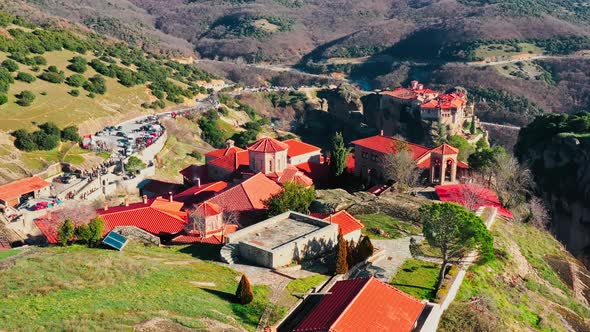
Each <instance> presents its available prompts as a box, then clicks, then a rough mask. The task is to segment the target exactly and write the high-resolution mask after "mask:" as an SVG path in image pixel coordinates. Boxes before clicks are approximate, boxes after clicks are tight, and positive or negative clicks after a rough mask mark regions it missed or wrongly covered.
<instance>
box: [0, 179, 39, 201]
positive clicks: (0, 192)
mask: <svg viewBox="0 0 590 332" xmlns="http://www.w3.org/2000/svg"><path fill="white" fill-rule="evenodd" d="M49 185H50V183H49V182H47V181H45V180H43V179H42V178H40V177H38V176H32V177H30V178H25V179H21V180H17V181H14V182H11V183H8V184H5V185H3V186H0V199H1V200H3V201H9V200H13V199H17V198H19V197H20V196H22V195H24V194H27V193H30V192H32V191H35V190H39V189H42V188H45V187H47V186H49Z"/></svg>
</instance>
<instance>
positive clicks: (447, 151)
mask: <svg viewBox="0 0 590 332" xmlns="http://www.w3.org/2000/svg"><path fill="white" fill-rule="evenodd" d="M430 152H432V153H438V154H442V155H445V156H446V155H451V154H459V149H457V148H456V147H454V146H452V145H449V144H447V143H444V144H441V145H439V146H437V147H436V148H434V149H432V150H430Z"/></svg>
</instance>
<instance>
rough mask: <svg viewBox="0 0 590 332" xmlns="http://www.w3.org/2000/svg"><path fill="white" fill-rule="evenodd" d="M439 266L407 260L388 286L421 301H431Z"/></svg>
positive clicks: (433, 295)
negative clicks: (390, 285)
mask: <svg viewBox="0 0 590 332" xmlns="http://www.w3.org/2000/svg"><path fill="white" fill-rule="evenodd" d="M439 271H440V265H438V264H435V263H430V262H425V261H419V260H416V259H408V260H407V261H405V262H404V264H403V265H402V266H401V267H400V269H399V271H398V272H397V274H396V275H395V276H394V277H393V279H391V282H390V284H392V285H393V286H395V287H397V288H399V289H400V290H402V291H404V292H406V293H408V294H410V295H412V296H413V297H415V298H417V299H421V300H429V301H432V300H433V299H434V298H435V296H436V294H435V292H434V290H435V288H436V282H437V281H438V273H439Z"/></svg>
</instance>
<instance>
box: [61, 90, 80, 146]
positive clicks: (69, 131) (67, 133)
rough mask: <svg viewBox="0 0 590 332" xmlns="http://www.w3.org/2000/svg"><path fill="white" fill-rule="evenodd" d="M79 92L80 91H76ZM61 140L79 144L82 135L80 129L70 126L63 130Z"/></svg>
mask: <svg viewBox="0 0 590 332" xmlns="http://www.w3.org/2000/svg"><path fill="white" fill-rule="evenodd" d="M75 91H78V90H75ZM61 138H62V139H63V140H66V141H72V142H79V141H80V135H79V134H78V127H76V126H68V127H65V128H64V129H62V131H61Z"/></svg>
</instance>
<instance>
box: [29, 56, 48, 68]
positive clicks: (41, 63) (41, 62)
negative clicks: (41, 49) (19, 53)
mask: <svg viewBox="0 0 590 332" xmlns="http://www.w3.org/2000/svg"><path fill="white" fill-rule="evenodd" d="M32 62H33V63H34V64H36V65H37V66H46V65H47V60H46V59H45V58H44V57H42V56H40V55H36V56H34V57H33V59H32Z"/></svg>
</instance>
